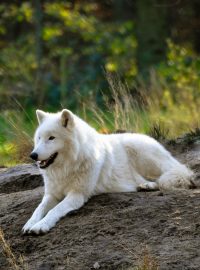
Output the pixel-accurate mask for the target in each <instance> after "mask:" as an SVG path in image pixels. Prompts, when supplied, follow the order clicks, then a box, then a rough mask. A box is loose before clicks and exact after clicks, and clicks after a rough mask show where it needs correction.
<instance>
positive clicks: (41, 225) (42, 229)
mask: <svg viewBox="0 0 200 270" xmlns="http://www.w3.org/2000/svg"><path fill="white" fill-rule="evenodd" d="M49 230H50V226H49V225H48V224H47V223H46V222H45V221H42V220H41V221H39V222H38V223H36V224H35V225H34V226H33V227H32V228H31V229H30V230H29V233H33V234H43V233H47V232H48V231H49Z"/></svg>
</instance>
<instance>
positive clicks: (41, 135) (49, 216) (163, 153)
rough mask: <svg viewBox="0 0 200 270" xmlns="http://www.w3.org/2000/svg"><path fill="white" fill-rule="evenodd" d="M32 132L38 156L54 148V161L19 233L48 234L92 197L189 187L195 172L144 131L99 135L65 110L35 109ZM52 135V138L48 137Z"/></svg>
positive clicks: (47, 154)
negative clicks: (39, 197)
mask: <svg viewBox="0 0 200 270" xmlns="http://www.w3.org/2000/svg"><path fill="white" fill-rule="evenodd" d="M37 117H38V121H39V123H40V125H39V127H38V129H37V131H36V133H35V148H34V152H37V154H38V160H45V159H48V158H49V157H50V156H51V155H52V154H54V153H55V152H58V156H57V157H56V159H55V161H54V163H53V164H51V165H50V166H49V167H48V168H46V169H41V173H42V175H43V178H44V184H45V193H44V197H43V200H42V202H41V203H40V205H39V206H38V207H37V209H36V210H35V211H34V213H33V215H32V217H31V218H30V220H29V221H28V222H27V223H26V224H25V226H24V227H23V232H25V233H26V232H34V233H37V234H38V233H40V232H47V231H49V230H50V229H51V228H52V227H54V226H55V224H56V222H57V221H58V220H59V219H60V218H61V217H63V216H65V215H66V214H67V213H69V212H70V211H73V210H75V209H78V208H80V207H81V206H82V205H83V204H84V203H85V202H86V201H87V200H88V199H89V198H90V197H91V196H93V195H96V194H100V193H106V192H132V191H137V189H139V188H146V189H150V190H151V189H152V190H153V189H159V188H160V189H162V190H172V189H176V188H189V187H190V184H191V182H190V180H191V178H192V177H193V173H192V171H191V170H190V169H188V168H187V167H186V166H185V165H183V164H181V163H180V162H178V161H177V160H176V159H175V158H173V157H172V155H171V154H170V153H169V152H168V151H167V150H166V149H165V148H164V147H163V146H162V145H161V144H160V143H158V142H157V141H156V140H154V139H153V138H151V137H149V136H146V135H142V134H132V133H124V134H111V135H103V134H99V133H98V132H97V131H96V130H95V129H93V128H92V127H91V126H89V125H88V124H87V123H86V122H84V121H83V120H81V119H80V118H79V117H77V116H76V115H74V114H73V113H72V112H70V111H68V110H63V111H62V112H59V113H56V114H50V113H45V112H42V111H37ZM50 136H54V137H55V139H54V140H49V137H50Z"/></svg>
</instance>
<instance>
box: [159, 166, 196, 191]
mask: <svg viewBox="0 0 200 270" xmlns="http://www.w3.org/2000/svg"><path fill="white" fill-rule="evenodd" d="M193 179H194V173H193V172H192V171H191V170H190V169H189V168H187V167H186V166H185V165H183V164H178V165H177V166H175V167H173V168H171V169H170V170H168V171H167V172H164V173H163V174H162V175H161V176H160V178H159V179H158V185H159V188H160V189H161V190H176V189H189V188H195V184H194V181H193Z"/></svg>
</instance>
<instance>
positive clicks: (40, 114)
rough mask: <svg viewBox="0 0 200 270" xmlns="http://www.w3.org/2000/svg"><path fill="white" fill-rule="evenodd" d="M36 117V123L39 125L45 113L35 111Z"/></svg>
mask: <svg viewBox="0 0 200 270" xmlns="http://www.w3.org/2000/svg"><path fill="white" fill-rule="evenodd" d="M36 115H37V119H38V123H39V124H41V123H42V121H43V120H44V118H45V116H46V113H45V112H43V111H41V110H36Z"/></svg>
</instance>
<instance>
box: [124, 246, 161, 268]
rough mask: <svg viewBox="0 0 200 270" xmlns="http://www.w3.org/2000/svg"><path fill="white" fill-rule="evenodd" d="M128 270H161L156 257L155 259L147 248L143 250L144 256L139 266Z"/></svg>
mask: <svg viewBox="0 0 200 270" xmlns="http://www.w3.org/2000/svg"><path fill="white" fill-rule="evenodd" d="M128 270H159V265H158V262H157V260H156V258H155V257H153V256H152V255H151V254H150V252H149V250H148V249H147V247H145V248H144V249H143V252H142V255H141V256H140V258H139V259H138V263H137V266H135V267H133V268H129V269H128Z"/></svg>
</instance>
